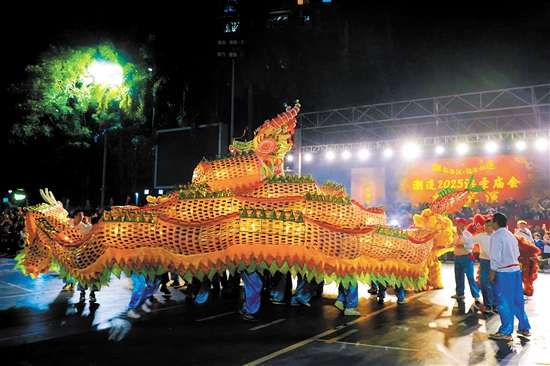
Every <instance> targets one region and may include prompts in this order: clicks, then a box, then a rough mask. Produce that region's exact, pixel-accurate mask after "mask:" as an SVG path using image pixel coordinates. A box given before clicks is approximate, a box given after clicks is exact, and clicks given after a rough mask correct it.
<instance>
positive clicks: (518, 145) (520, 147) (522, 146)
mask: <svg viewBox="0 0 550 366" xmlns="http://www.w3.org/2000/svg"><path fill="white" fill-rule="evenodd" d="M526 147H527V145H526V144H525V141H523V140H520V141H518V142H516V149H518V150H525V148H526Z"/></svg>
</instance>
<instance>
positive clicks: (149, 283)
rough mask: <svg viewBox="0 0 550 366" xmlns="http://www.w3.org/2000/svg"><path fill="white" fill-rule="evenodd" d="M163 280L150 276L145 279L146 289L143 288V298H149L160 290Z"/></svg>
mask: <svg viewBox="0 0 550 366" xmlns="http://www.w3.org/2000/svg"><path fill="white" fill-rule="evenodd" d="M161 281H162V279H161V278H155V279H154V280H151V279H149V278H148V279H147V280H146V281H145V289H144V290H143V298H142V300H145V299H148V298H150V297H151V296H153V295H154V294H155V293H156V292H157V291H158V289H159V285H160V283H161Z"/></svg>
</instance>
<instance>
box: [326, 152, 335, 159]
mask: <svg viewBox="0 0 550 366" xmlns="http://www.w3.org/2000/svg"><path fill="white" fill-rule="evenodd" d="M327 159H328V160H332V159H334V151H327Z"/></svg>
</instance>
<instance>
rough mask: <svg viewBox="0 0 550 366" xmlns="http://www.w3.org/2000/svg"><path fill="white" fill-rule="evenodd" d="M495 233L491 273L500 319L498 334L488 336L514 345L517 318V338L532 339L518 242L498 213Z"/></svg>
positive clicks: (495, 219)
mask: <svg viewBox="0 0 550 366" xmlns="http://www.w3.org/2000/svg"><path fill="white" fill-rule="evenodd" d="M491 221H492V224H493V229H494V230H495V232H494V233H493V234H492V235H491V237H490V238H491V239H490V242H491V273H490V274H489V282H491V283H492V284H493V289H494V296H495V299H496V304H497V307H498V314H499V315H500V321H501V323H502V324H501V326H500V328H498V332H496V333H492V334H490V335H489V337H490V338H492V339H497V340H506V341H511V340H513V338H512V332H513V331H514V317H516V318H518V320H519V325H518V330H517V334H518V335H521V336H524V337H529V336H530V335H531V332H530V330H531V325H530V324H529V319H528V318H527V314H526V313H525V300H524V298H523V296H524V294H523V285H522V281H521V269H520V267H519V260H518V258H519V247H518V240H517V239H516V237H515V236H514V234H512V233H511V232H510V231H508V229H506V223H507V218H506V216H505V215H504V214H502V213H496V214H494V215H493V217H492V219H491Z"/></svg>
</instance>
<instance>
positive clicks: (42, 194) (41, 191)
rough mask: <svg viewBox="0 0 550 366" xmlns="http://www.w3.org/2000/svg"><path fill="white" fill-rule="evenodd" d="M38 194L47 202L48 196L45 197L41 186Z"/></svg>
mask: <svg viewBox="0 0 550 366" xmlns="http://www.w3.org/2000/svg"><path fill="white" fill-rule="evenodd" d="M39 191H40V196H42V199H43V200H44V201H46V202H48V198H47V197H46V194H45V193H44V190H43V189H42V188H40V189H39Z"/></svg>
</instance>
